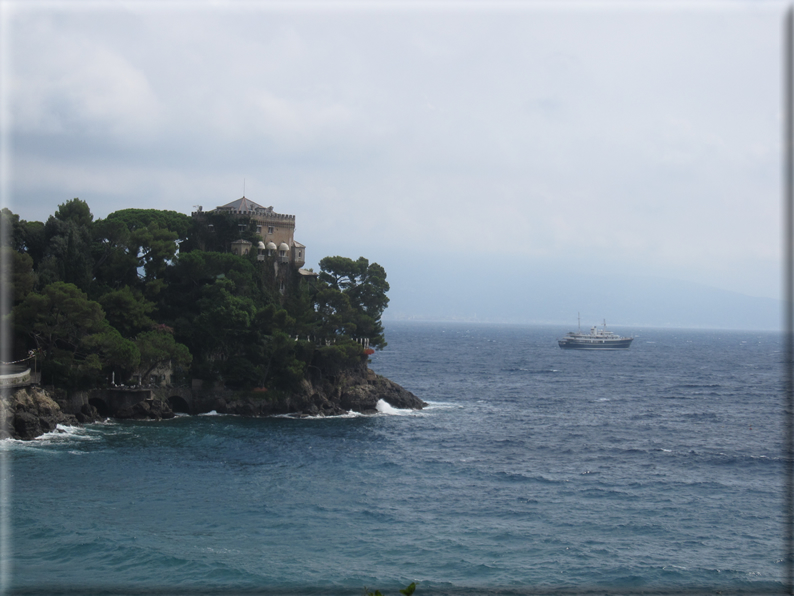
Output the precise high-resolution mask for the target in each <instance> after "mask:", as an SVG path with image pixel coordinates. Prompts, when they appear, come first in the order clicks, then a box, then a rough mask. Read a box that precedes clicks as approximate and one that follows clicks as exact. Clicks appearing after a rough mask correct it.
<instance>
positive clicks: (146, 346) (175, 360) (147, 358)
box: [135, 329, 193, 379]
mask: <svg viewBox="0 0 794 596" xmlns="http://www.w3.org/2000/svg"><path fill="white" fill-rule="evenodd" d="M135 345H136V346H137V347H138V350H139V352H140V354H141V368H142V370H143V371H144V372H143V373H142V374H141V379H148V378H149V375H150V374H151V372H152V371H153V370H154V369H155V368H157V367H158V366H160V365H162V364H165V363H167V362H169V361H170V362H171V365H172V366H173V367H174V368H177V367H187V366H190V363H191V362H192V361H193V356H191V355H190V351H189V350H188V349H187V346H185V345H184V344H180V343H177V342H176V341H175V340H174V334H173V331H171V330H170V329H154V330H152V331H146V332H145V333H141V334H140V335H139V336H138V337H137V338H136V339H135Z"/></svg>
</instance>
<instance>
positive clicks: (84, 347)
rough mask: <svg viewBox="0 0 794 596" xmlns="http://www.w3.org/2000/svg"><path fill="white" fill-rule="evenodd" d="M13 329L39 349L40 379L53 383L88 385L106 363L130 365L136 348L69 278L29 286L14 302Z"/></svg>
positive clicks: (136, 356)
mask: <svg viewBox="0 0 794 596" xmlns="http://www.w3.org/2000/svg"><path fill="white" fill-rule="evenodd" d="M12 314H13V320H14V325H15V327H16V329H17V331H18V332H19V333H21V334H24V335H26V336H27V337H29V338H30V339H31V340H32V341H33V342H34V344H35V347H36V348H37V349H38V350H39V352H40V353H41V354H42V355H43V361H42V375H43V377H42V378H43V379H45V380H49V381H51V382H52V383H53V384H55V385H60V386H66V387H70V388H77V387H81V386H90V385H92V384H95V383H96V382H97V381H98V379H99V373H100V372H101V370H102V369H103V368H105V367H107V366H117V367H122V368H124V369H128V370H131V369H133V368H135V367H136V366H137V365H138V362H139V361H140V353H139V352H138V349H137V348H136V347H135V345H134V344H133V343H132V342H130V341H129V340H125V339H124V338H123V337H121V334H120V333H119V332H118V331H117V330H116V329H114V328H113V327H111V326H110V325H109V324H108V322H107V320H106V319H105V313H104V311H103V310H102V307H101V306H100V305H99V303H97V302H94V301H93V300H89V299H88V297H87V296H86V294H85V293H84V292H82V291H81V290H80V289H79V288H77V287H76V286H75V285H73V284H67V283H64V282H56V283H53V284H50V285H48V286H46V287H45V288H44V289H43V290H42V291H41V293H36V292H31V293H30V294H28V295H27V296H26V297H25V299H24V300H23V301H22V302H21V303H20V304H18V305H17V306H16V307H14V310H13V313H12Z"/></svg>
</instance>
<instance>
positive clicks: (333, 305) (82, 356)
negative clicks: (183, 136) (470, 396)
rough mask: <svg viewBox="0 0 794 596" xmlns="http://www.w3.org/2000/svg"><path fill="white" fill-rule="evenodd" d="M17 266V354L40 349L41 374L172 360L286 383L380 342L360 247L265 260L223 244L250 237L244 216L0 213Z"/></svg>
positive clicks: (238, 383) (80, 381) (70, 210)
mask: <svg viewBox="0 0 794 596" xmlns="http://www.w3.org/2000/svg"><path fill="white" fill-rule="evenodd" d="M2 218H3V222H4V224H5V225H7V226H8V229H9V234H7V235H6V238H7V241H6V246H5V247H2V250H4V251H6V252H7V253H11V254H9V255H8V256H9V259H8V261H9V262H10V263H11V264H12V265H13V268H12V271H11V272H3V280H2V281H3V283H4V285H8V286H9V287H11V288H12V293H11V296H12V297H13V300H12V302H13V310H12V312H11V313H10V314H9V315H8V316H11V317H12V318H13V323H14V329H15V330H16V333H17V342H16V349H17V351H18V354H23V353H25V352H26V351H27V350H28V349H36V350H38V352H39V353H40V354H41V358H42V362H43V369H44V378H43V381H44V382H47V383H53V384H55V385H59V386H63V387H66V388H78V387H87V386H91V385H97V384H99V385H101V384H102V383H104V382H107V379H108V378H109V376H110V373H111V372H113V373H115V374H116V379H120V380H122V381H129V380H130V379H132V378H133V375H135V374H137V376H138V377H140V378H142V379H146V378H148V376H149V374H150V373H151V372H152V371H153V370H154V369H156V368H157V367H159V366H162V365H164V364H167V363H170V364H171V366H172V367H173V368H174V369H181V370H182V371H183V373H184V375H183V376H184V377H185V378H187V377H194V378H200V379H208V380H221V381H223V382H224V383H225V384H226V385H227V386H228V387H231V388H235V389H250V388H253V387H268V388H272V389H280V390H291V389H294V388H295V387H296V386H297V385H298V384H299V383H300V382H301V381H302V380H303V379H304V378H306V375H307V374H308V372H307V371H309V369H311V368H313V369H317V370H320V371H321V372H322V373H323V374H329V375H330V374H336V373H337V372H338V371H339V370H341V369H342V368H344V367H346V366H351V365H353V364H355V363H356V362H361V359H362V358H364V355H363V349H362V346H361V344H360V342H358V340H360V338H367V339H369V342H370V346H372V347H374V348H382V347H384V346H385V345H386V342H385V338H384V335H383V326H382V324H381V316H382V315H383V312H384V310H385V308H386V307H387V305H388V302H389V299H388V297H387V296H386V293H387V292H388V290H389V284H388V282H387V281H386V272H385V271H384V269H383V267H381V266H380V265H378V264H377V263H370V262H369V261H368V260H367V259H365V258H364V257H360V258H358V259H357V260H352V259H349V258H346V257H341V256H333V257H326V258H325V259H322V260H321V261H320V273H319V277H317V278H308V279H307V278H304V277H303V276H301V275H298V272H297V270H295V269H293V268H291V267H281V268H279V267H277V266H276V265H277V264H276V263H275V262H274V258H273V257H265V258H264V260H259V259H257V254H256V251H252V252H251V254H249V255H245V256H239V255H235V254H232V253H231V252H230V243H231V242H232V241H234V240H236V239H238V238H243V239H247V240H249V241H251V242H252V243H254V244H256V242H258V240H259V237H258V236H257V235H256V233H255V231H256V228H255V225H254V223H253V222H251V221H249V220H245V219H237V218H235V217H231V216H230V215H229V214H224V213H205V214H203V215H202V216H201V217H198V218H191V217H189V216H187V215H184V214H180V213H176V212H173V211H160V210H155V209H124V210H121V211H117V212H114V213H111V214H110V215H108V217H107V218H105V219H95V218H94V216H93V215H92V213H91V211H90V209H89V207H88V205H87V204H86V203H85V202H84V201H81V200H80V199H72V200H70V201H66V202H65V203H63V204H62V205H60V206H59V207H58V210H57V211H56V213H55V214H53V215H52V216H51V217H50V218H49V219H48V220H47V221H46V222H45V223H43V224H42V223H41V222H27V221H24V220H21V219H20V218H19V216H18V215H16V214H14V213H12V212H11V211H9V210H8V209H3V210H2Z"/></svg>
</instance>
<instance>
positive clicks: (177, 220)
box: [107, 209, 193, 240]
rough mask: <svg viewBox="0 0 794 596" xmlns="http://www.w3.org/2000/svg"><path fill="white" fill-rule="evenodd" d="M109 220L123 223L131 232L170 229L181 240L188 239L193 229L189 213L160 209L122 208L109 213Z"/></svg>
mask: <svg viewBox="0 0 794 596" xmlns="http://www.w3.org/2000/svg"><path fill="white" fill-rule="evenodd" d="M107 221H108V222H113V223H117V224H122V225H123V226H124V227H125V228H126V229H127V230H129V231H130V232H135V231H137V230H141V229H144V228H146V229H155V228H158V229H161V230H169V231H170V232H173V233H175V234H176V237H177V238H179V239H180V240H184V239H186V238H187V237H188V236H189V235H190V232H191V231H192V230H193V220H192V218H191V217H190V216H189V215H185V214H184V213H177V212H176V211H161V210H159V209H121V210H120V211H114V212H113V213H111V214H110V215H108V217H107Z"/></svg>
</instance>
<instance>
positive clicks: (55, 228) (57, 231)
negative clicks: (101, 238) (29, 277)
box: [38, 199, 94, 292]
mask: <svg viewBox="0 0 794 596" xmlns="http://www.w3.org/2000/svg"><path fill="white" fill-rule="evenodd" d="M93 219H94V216H93V215H91V211H90V209H89V208H88V205H87V204H86V203H85V201H81V200H80V199H72V200H71V201H67V202H66V203H63V204H62V205H60V206H59V207H58V211H56V213H55V215H52V216H50V218H49V219H48V220H47V223H46V224H44V239H45V248H44V255H43V257H42V260H41V263H40V264H39V266H38V274H39V280H40V281H41V283H42V284H44V285H47V284H50V283H54V282H57V281H63V282H66V283H71V284H74V285H76V286H77V287H78V288H80V289H81V290H83V291H84V292H87V291H88V288H89V285H90V284H91V280H92V279H93V259H92V258H91V252H92V251H91V241H92V238H91V236H92V232H91V222H92V221H93Z"/></svg>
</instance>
